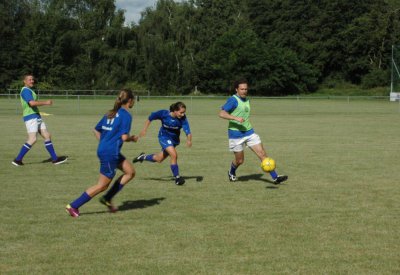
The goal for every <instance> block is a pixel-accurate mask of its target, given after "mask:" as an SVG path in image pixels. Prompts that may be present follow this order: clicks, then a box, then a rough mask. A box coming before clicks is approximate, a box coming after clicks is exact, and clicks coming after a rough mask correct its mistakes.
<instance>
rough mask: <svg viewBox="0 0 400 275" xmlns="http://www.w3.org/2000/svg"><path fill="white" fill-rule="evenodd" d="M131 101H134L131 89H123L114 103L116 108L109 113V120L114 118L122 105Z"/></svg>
mask: <svg viewBox="0 0 400 275" xmlns="http://www.w3.org/2000/svg"><path fill="white" fill-rule="evenodd" d="M129 99H134V95H133V92H132V90H131V89H122V90H121V91H120V92H119V95H118V97H117V99H116V100H115V103H114V108H113V109H112V110H110V111H108V113H107V117H108V118H114V117H115V115H116V114H117V112H118V110H119V109H120V108H121V106H122V105H124V104H126V103H128V101H129Z"/></svg>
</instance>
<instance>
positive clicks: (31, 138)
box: [27, 136, 37, 145]
mask: <svg viewBox="0 0 400 275" xmlns="http://www.w3.org/2000/svg"><path fill="white" fill-rule="evenodd" d="M36 141H37V138H36V137H35V136H32V137H29V138H28V141H27V143H28V144H30V145H33V144H35V143H36Z"/></svg>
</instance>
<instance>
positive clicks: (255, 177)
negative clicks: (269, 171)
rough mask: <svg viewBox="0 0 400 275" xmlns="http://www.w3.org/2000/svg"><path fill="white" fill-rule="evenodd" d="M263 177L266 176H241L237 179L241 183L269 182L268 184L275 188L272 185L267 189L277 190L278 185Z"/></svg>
mask: <svg viewBox="0 0 400 275" xmlns="http://www.w3.org/2000/svg"><path fill="white" fill-rule="evenodd" d="M263 176H265V174H252V175H246V176H239V177H238V178H237V180H238V181H239V182H240V181H253V180H256V181H263V182H268V183H271V184H273V186H270V185H269V186H267V187H266V188H268V189H277V188H278V185H276V184H274V182H273V181H272V180H269V179H265V178H263Z"/></svg>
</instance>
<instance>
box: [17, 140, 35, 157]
mask: <svg viewBox="0 0 400 275" xmlns="http://www.w3.org/2000/svg"><path fill="white" fill-rule="evenodd" d="M31 148H32V145H29V144H28V143H24V145H22V147H21V150H20V151H19V154H18V156H17V158H16V159H15V160H18V161H22V159H23V158H24V156H25V154H26V153H28V151H29V150H30V149H31Z"/></svg>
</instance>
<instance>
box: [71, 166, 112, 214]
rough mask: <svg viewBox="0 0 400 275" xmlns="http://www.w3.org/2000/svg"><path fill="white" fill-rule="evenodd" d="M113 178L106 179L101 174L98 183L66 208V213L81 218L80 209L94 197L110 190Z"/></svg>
mask: <svg viewBox="0 0 400 275" xmlns="http://www.w3.org/2000/svg"><path fill="white" fill-rule="evenodd" d="M111 180H112V178H109V177H106V176H105V175H103V174H100V176H99V179H98V181H97V183H96V184H95V185H93V186H91V187H89V188H88V189H87V190H86V191H85V192H83V193H82V195H80V196H79V197H78V198H77V199H75V200H74V201H72V202H71V203H70V204H68V205H67V206H66V208H65V209H66V211H67V212H68V213H69V214H70V215H71V216H72V217H74V218H75V217H78V216H79V208H80V207H81V206H82V205H84V204H85V203H87V202H89V201H90V200H91V199H92V198H93V197H94V196H96V195H97V194H99V193H100V192H103V191H104V190H106V189H107V188H108V186H109V185H110V183H111Z"/></svg>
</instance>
